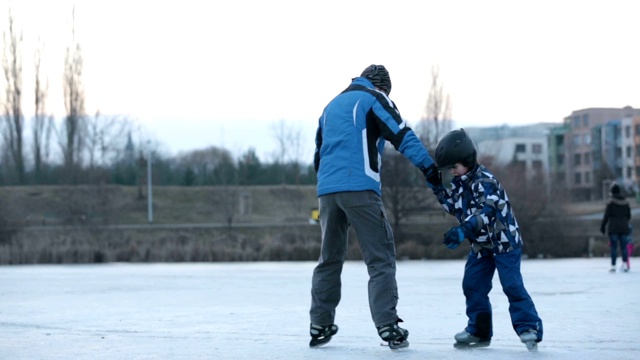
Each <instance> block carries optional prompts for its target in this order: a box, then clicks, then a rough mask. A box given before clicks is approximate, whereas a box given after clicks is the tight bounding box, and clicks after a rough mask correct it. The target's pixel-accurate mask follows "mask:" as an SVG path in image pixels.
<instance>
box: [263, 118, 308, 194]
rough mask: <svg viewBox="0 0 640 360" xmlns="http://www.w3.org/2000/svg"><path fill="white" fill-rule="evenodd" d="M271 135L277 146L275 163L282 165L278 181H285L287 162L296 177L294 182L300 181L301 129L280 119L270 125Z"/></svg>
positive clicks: (302, 142) (302, 143)
mask: <svg viewBox="0 0 640 360" xmlns="http://www.w3.org/2000/svg"><path fill="white" fill-rule="evenodd" d="M271 130H272V133H273V137H274V139H275V140H276V142H277V144H278V147H277V150H276V163H277V164H280V165H281V167H282V173H281V174H280V177H281V178H280V181H281V182H282V183H284V182H285V168H286V165H287V164H289V165H290V166H291V167H292V172H294V174H295V177H296V184H299V183H300V171H301V162H302V153H303V145H304V141H303V140H302V139H303V137H302V130H301V129H300V127H299V126H295V125H290V124H287V122H286V121H284V120H280V121H278V122H277V123H275V124H273V125H272V127H271Z"/></svg>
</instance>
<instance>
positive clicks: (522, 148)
mask: <svg viewBox="0 0 640 360" xmlns="http://www.w3.org/2000/svg"><path fill="white" fill-rule="evenodd" d="M526 151H527V147H526V146H525V144H516V153H523V152H526Z"/></svg>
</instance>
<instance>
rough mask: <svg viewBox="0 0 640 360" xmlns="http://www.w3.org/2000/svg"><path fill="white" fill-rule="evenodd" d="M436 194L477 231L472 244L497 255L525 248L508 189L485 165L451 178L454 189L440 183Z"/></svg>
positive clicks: (474, 231) (443, 206) (445, 204)
mask: <svg viewBox="0 0 640 360" xmlns="http://www.w3.org/2000/svg"><path fill="white" fill-rule="evenodd" d="M434 194H435V195H436V196H437V198H438V202H439V203H440V204H441V205H442V208H443V209H444V210H445V211H446V212H448V213H449V214H452V215H454V216H455V217H456V219H458V222H459V223H460V224H461V225H464V226H465V227H466V228H468V229H470V230H471V232H472V233H473V236H472V238H471V239H469V240H470V241H471V246H472V249H473V251H474V252H476V253H478V256H482V255H484V254H482V252H481V250H483V249H485V250H486V251H489V252H492V253H494V254H500V253H505V252H508V251H511V250H513V249H519V248H521V247H522V236H521V235H520V228H519V227H518V222H517V220H516V217H515V215H514V213H513V210H512V208H511V202H509V198H508V196H507V193H506V191H505V190H504V188H503V187H502V185H501V184H500V182H499V181H498V179H496V178H495V176H493V174H492V173H491V172H490V171H489V170H488V169H487V168H486V167H484V166H483V165H480V164H478V165H477V166H476V167H475V168H474V169H473V170H471V171H469V172H468V173H467V174H465V175H462V176H458V177H454V178H453V179H452V180H451V190H448V189H445V188H444V186H440V187H438V188H436V189H434Z"/></svg>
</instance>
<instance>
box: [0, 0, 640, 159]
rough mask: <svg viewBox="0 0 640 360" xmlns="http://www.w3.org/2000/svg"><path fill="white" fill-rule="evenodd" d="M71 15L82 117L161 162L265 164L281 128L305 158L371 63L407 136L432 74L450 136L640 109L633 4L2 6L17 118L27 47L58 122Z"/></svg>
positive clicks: (399, 0) (369, 0)
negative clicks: (213, 159)
mask: <svg viewBox="0 0 640 360" xmlns="http://www.w3.org/2000/svg"><path fill="white" fill-rule="evenodd" d="M74 3H75V4H76V6H75V9H76V11H75V17H76V22H75V24H76V39H77V41H78V42H79V43H80V45H81V47H82V53H83V56H84V74H83V79H84V85H85V90H86V97H87V109H86V110H87V112H88V113H89V114H93V113H95V112H96V111H98V110H99V111H100V112H101V113H103V114H124V115H127V116H130V117H131V118H132V119H134V120H135V121H136V122H137V123H139V124H142V125H143V127H144V128H146V130H147V131H148V132H149V133H151V134H152V135H153V136H155V137H157V139H158V140H159V141H160V142H162V143H164V144H165V145H166V147H167V148H168V150H169V151H172V152H178V151H183V150H187V149H194V148H201V147H205V146H210V145H216V146H223V147H226V148H229V149H230V150H232V151H234V152H244V151H245V150H247V149H248V148H249V147H254V148H256V150H257V152H258V155H260V156H261V157H266V156H267V155H266V154H269V153H270V152H272V151H273V148H274V146H275V140H274V137H273V135H272V131H271V128H272V127H273V125H274V124H275V123H277V122H279V121H285V122H286V123H287V124H290V126H292V127H298V128H299V129H300V131H301V134H302V136H303V137H304V142H305V144H306V147H308V148H309V149H310V150H309V153H310V152H311V151H312V149H313V136H314V133H315V127H316V123H317V119H318V117H319V116H320V114H321V112H322V109H323V107H324V106H325V105H326V103H327V102H328V101H329V100H330V99H331V98H332V97H333V96H335V95H336V94H337V93H339V92H340V91H342V90H343V89H344V88H345V87H346V86H347V85H348V84H349V81H350V79H351V78H352V77H354V76H357V75H359V74H360V72H361V71H362V70H363V69H364V68H365V67H366V66H368V65H369V64H371V63H379V64H384V65H385V66H386V67H387V68H388V69H389V71H390V74H391V78H392V82H393V90H392V92H391V98H392V99H393V100H394V101H395V102H396V104H397V105H398V107H399V109H400V112H401V114H402V115H403V117H404V118H405V119H407V120H408V121H409V123H410V124H412V123H415V122H417V121H418V120H419V118H420V117H421V115H422V114H423V109H424V106H425V104H426V100H427V96H428V91H429V87H430V75H431V67H432V65H438V66H439V68H440V78H441V80H442V81H443V85H444V91H445V92H446V93H447V94H449V95H450V97H451V104H452V110H453V111H452V115H453V118H454V120H455V121H456V125H457V126H485V125H486V126H489V125H499V124H505V123H506V124H511V125H518V124H529V123H534V122H540V121H550V122H553V121H557V122H560V121H562V119H563V117H565V116H567V115H569V114H570V113H571V111H573V110H577V109H582V108H588V107H623V106H626V105H631V106H636V107H638V106H640V90H639V89H638V84H640V66H638V49H637V47H638V46H637V45H638V34H639V33H638V27H637V24H638V14H640V2H638V1H634V0H627V1H622V0H609V1H579V2H578V1H517V2H516V1H506V0H505V1H498V0H488V1H472V0H469V1H415V0H408V1H404V0H396V1H378V0H362V1H361V0H350V1H344V0H342V1H339V0H338V1H334V0H325V1H314V2H309V1H295V0H291V1H285V0H270V1H260V0H245V1H241V0H240V1H190V0H185V1H179V2H178V1H170V2H169V1H157V2H148V1H132V0H128V1H124V0H112V1H89V0H86V1H75V2H73V1H69V0H57V1H48V0H20V1H14V0H0V4H2V7H1V8H0V9H1V10H2V11H3V14H5V15H3V16H2V17H1V18H0V19H2V20H0V24H1V26H2V30H3V32H5V31H6V23H7V22H6V19H7V16H6V13H7V11H8V9H9V7H11V8H12V9H13V12H14V18H15V21H16V25H17V27H18V29H22V31H23V34H24V43H23V58H24V60H23V67H24V76H23V78H24V92H25V101H24V104H23V108H24V109H25V113H26V114H27V115H28V116H30V115H31V114H32V113H33V110H32V105H31V104H32V103H33V100H32V99H33V97H32V95H31V94H32V92H33V86H32V84H33V74H32V68H33V62H32V59H33V53H34V49H35V44H36V42H37V40H38V38H40V39H41V40H42V41H43V42H44V44H45V55H44V56H45V58H44V61H45V66H46V67H45V68H44V69H43V70H44V71H45V72H46V74H45V75H46V76H48V78H49V99H48V109H49V110H50V111H51V112H52V113H54V115H56V116H61V115H63V114H64V107H63V100H62V99H63V98H62V92H61V88H62V85H61V78H62V69H63V63H64V51H65V49H66V47H67V46H68V45H69V44H70V41H71V30H70V29H71V13H72V8H73V4H74ZM248 132H251V133H248Z"/></svg>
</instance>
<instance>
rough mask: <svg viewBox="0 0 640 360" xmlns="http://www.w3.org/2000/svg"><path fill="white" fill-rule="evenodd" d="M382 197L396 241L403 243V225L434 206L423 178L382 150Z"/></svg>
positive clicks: (393, 153)
mask: <svg viewBox="0 0 640 360" xmlns="http://www.w3.org/2000/svg"><path fill="white" fill-rule="evenodd" d="M381 179H382V197H383V200H384V204H385V208H386V210H387V212H388V213H389V218H390V222H391V225H392V227H393V229H394V233H395V234H396V238H397V240H398V242H402V241H403V240H404V233H403V228H402V223H403V222H405V221H406V220H408V219H409V218H410V217H411V216H414V215H416V214H419V213H421V212H426V211H427V210H430V209H432V208H434V207H435V202H434V201H431V202H429V199H431V198H433V196H431V195H430V192H428V190H427V187H426V186H425V185H424V177H423V175H422V173H420V171H418V170H417V169H416V168H415V166H413V165H412V164H411V162H410V161H409V160H408V159H407V158H405V157H404V156H403V155H402V154H400V153H399V152H397V151H395V150H394V149H391V148H388V147H387V148H385V154H384V156H383V158H382V171H381Z"/></svg>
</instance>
